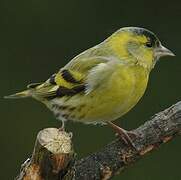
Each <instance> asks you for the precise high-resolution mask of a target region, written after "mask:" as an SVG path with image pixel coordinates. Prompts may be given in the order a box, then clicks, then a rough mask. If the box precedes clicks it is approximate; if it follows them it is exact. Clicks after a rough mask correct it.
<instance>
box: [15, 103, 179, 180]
mask: <svg viewBox="0 0 181 180" xmlns="http://www.w3.org/2000/svg"><path fill="white" fill-rule="evenodd" d="M133 132H135V133H136V134H138V136H137V137H132V141H133V142H134V144H135V146H136V148H137V149H138V151H136V150H135V149H134V148H133V147H132V146H129V145H127V144H125V143H124V142H123V141H122V140H121V139H120V138H117V139H115V140H114V141H112V142H111V143H109V144H108V145H106V146H105V147H104V148H103V149H102V150H100V151H99V152H95V153H93V154H90V155H89V156H87V157H84V158H82V159H80V160H75V154H74V152H73V148H72V143H71V136H70V135H69V133H66V132H63V131H60V130H58V129H55V128H49V129H44V130H42V131H40V133H39V134H38V136H37V141H36V143H35V148H34V152H33V155H32V158H31V159H30V160H29V161H27V162H25V164H24V165H23V167H22V169H21V172H20V175H19V176H18V178H17V179H18V180H22V179H23V180H34V179H35V180H40V179H41V180H44V179H47V180H106V179H110V178H111V177H113V176H115V175H116V174H119V173H121V172H122V171H123V170H124V169H125V168H127V167H129V165H131V164H133V163H135V162H136V161H137V160H139V159H140V158H142V157H143V156H144V155H145V154H147V153H148V152H150V151H152V150H154V149H157V148H159V146H160V145H161V144H163V143H166V142H168V141H169V140H171V139H172V138H173V137H175V135H177V134H179V133H180V132H181V102H178V103H177V104H175V105H173V106H171V107H169V108H168V109H166V110H164V111H162V112H160V113H158V114H156V115H155V116H153V117H152V118H151V119H150V120H149V121H147V122H146V123H145V124H143V125H142V126H140V127H138V128H137V129H135V130H133Z"/></svg>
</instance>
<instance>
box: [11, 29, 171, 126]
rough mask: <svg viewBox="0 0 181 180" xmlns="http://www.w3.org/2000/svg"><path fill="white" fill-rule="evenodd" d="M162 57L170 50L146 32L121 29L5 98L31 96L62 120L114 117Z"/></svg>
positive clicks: (135, 98) (125, 107) (130, 104)
mask: <svg viewBox="0 0 181 180" xmlns="http://www.w3.org/2000/svg"><path fill="white" fill-rule="evenodd" d="M161 48H162V49H161ZM161 50H162V52H161ZM164 55H173V53H171V51H169V50H168V49H166V48H165V49H164V47H163V46H161V43H160V41H159V40H158V38H157V37H156V36H155V35H154V34H153V33H151V32H150V31H148V30H146V29H143V28H133V27H130V28H123V29H120V30H119V31H117V32H116V33H114V34H113V35H112V36H110V37H109V38H108V39H106V40H105V41H103V42H102V43H100V44H99V45H97V46H95V47H93V48H90V49H88V50H86V51H85V52H83V53H81V54H80V55H78V56H76V57H75V58H74V59H72V60H71V61H70V62H69V63H68V64H67V65H66V66H65V67H63V68H62V69H60V71H59V72H58V73H56V74H55V75H53V76H52V77H51V78H50V79H48V80H47V81H46V82H45V83H42V84H32V85H30V87H29V89H28V90H26V91H24V92H22V93H18V94H15V95H12V96H9V97H10V98H15V97H18V98H19V97H21V96H22V97H28V96H30V97H33V98H35V99H37V100H39V101H41V102H43V103H44V104H45V105H46V106H47V107H48V108H49V109H50V110H52V111H53V112H54V114H55V115H56V117H57V118H58V119H61V120H73V121H80V122H84V123H99V122H106V121H113V120H115V119H117V118H119V117H121V116H122V115H124V114H125V113H127V112H128V111H129V110H130V109H131V108H132V107H133V106H135V105H136V103H137V102H138V101H139V99H140V98H141V97H142V96H143V94H144V92H145V89H146V87H147V83H148V79H149V74H150V71H151V69H152V68H153V67H154V65H155V63H156V60H157V59H158V58H159V57H161V56H164Z"/></svg>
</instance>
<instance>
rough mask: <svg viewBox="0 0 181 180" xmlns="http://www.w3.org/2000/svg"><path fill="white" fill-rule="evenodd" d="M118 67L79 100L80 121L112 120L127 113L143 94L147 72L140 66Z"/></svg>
mask: <svg viewBox="0 0 181 180" xmlns="http://www.w3.org/2000/svg"><path fill="white" fill-rule="evenodd" d="M121 66H122V67H118V68H117V70H116V69H115V72H114V73H113V75H112V76H111V77H110V78H109V79H108V80H107V82H104V83H103V84H102V86H100V87H99V88H98V89H97V90H96V91H93V92H92V93H90V94H89V95H87V97H84V98H83V99H82V100H81V99H80V102H81V101H84V105H85V106H84V108H82V109H81V112H79V113H80V114H82V116H81V119H79V120H80V121H84V122H94V121H96V122H99V121H113V120H115V119H117V118H119V117H121V116H122V115H123V114H125V113H127V112H128V111H129V110H130V109H131V108H132V107H133V106H135V105H136V103H137V102H138V101H139V99H140V98H141V97H142V96H143V94H144V92H145V89H146V86H147V82H148V76H149V73H148V71H147V70H146V69H144V68H143V67H141V66H125V65H121Z"/></svg>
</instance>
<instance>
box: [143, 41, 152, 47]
mask: <svg viewBox="0 0 181 180" xmlns="http://www.w3.org/2000/svg"><path fill="white" fill-rule="evenodd" d="M145 46H146V47H148V48H151V47H153V44H152V42H151V41H148V42H146V44H145Z"/></svg>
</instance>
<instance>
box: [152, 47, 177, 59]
mask: <svg viewBox="0 0 181 180" xmlns="http://www.w3.org/2000/svg"><path fill="white" fill-rule="evenodd" d="M154 54H155V57H156V58H157V59H159V58H160V57H163V56H175V54H174V53H173V52H172V51H170V50H169V49H167V48H166V47H164V46H162V45H160V46H159V47H157V48H156V49H155V51H154Z"/></svg>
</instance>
